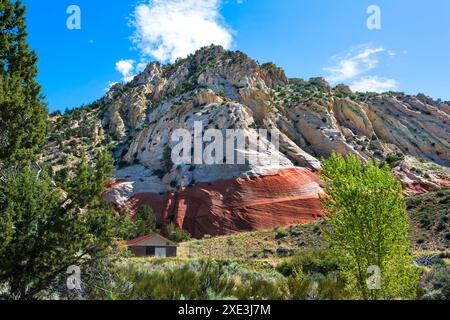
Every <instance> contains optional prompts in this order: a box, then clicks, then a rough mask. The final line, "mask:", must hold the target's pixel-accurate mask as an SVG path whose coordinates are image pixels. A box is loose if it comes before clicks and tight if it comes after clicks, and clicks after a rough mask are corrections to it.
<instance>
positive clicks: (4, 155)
mask: <svg viewBox="0 0 450 320" xmlns="http://www.w3.org/2000/svg"><path fill="white" fill-rule="evenodd" d="M25 12H26V9H25V6H23V5H22V2H21V1H20V0H18V1H15V2H12V1H10V0H0V163H1V162H3V163H5V162H6V163H11V164H16V163H18V162H21V161H23V160H33V159H34V158H35V157H36V155H37V154H38V153H39V151H40V148H41V146H42V144H43V142H44V138H45V135H46V133H47V131H48V123H47V109H46V106H45V104H44V103H43V96H42V94H41V86H40V85H39V84H38V83H37V82H36V76H37V73H38V69H37V66H36V63H37V60H38V59H37V56H36V53H35V52H34V51H32V50H30V48H29V45H28V43H27V42H26V38H27V30H26V29H27V28H26V21H25Z"/></svg>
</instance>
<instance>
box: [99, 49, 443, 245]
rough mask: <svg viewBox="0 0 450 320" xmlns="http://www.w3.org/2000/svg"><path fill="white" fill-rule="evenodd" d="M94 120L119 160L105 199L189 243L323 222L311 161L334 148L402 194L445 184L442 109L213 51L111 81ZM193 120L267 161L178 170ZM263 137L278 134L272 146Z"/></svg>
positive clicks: (436, 103) (429, 102) (317, 164)
mask: <svg viewBox="0 0 450 320" xmlns="http://www.w3.org/2000/svg"><path fill="white" fill-rule="evenodd" d="M92 112H95V114H96V117H98V119H99V120H101V123H102V126H103V128H104V131H105V133H108V134H109V135H111V136H112V137H113V139H114V141H113V144H114V145H115V150H116V151H115V155H116V157H117V160H118V161H117V162H118V164H119V166H118V169H117V172H116V182H115V183H114V184H113V185H111V187H110V188H109V190H108V191H107V192H106V193H105V198H106V199H108V200H109V201H111V202H113V203H115V204H116V205H117V206H118V207H128V208H130V209H131V212H132V213H133V212H135V210H136V209H137V208H138V207H139V206H140V205H142V204H148V205H150V206H152V207H153V208H154V209H155V212H156V214H157V216H158V220H159V222H160V223H161V224H163V225H164V224H167V223H170V222H174V223H176V224H177V225H178V226H180V227H183V228H185V229H187V230H189V232H191V233H192V234H193V235H195V236H197V237H201V236H203V235H205V234H212V235H218V234H226V233H230V232H236V231H241V230H254V229H265V228H273V227H280V226H287V225H293V224H301V223H305V222H309V221H314V220H316V219H320V218H321V217H322V214H321V212H322V210H321V206H320V201H319V196H320V195H321V194H323V190H322V189H321V187H320V182H319V180H318V177H317V171H318V170H320V161H319V159H320V158H321V157H328V156H329V155H330V154H331V153H332V152H338V153H341V154H344V155H345V154H349V153H353V154H356V155H358V156H359V157H361V158H362V159H364V160H369V159H376V160H378V161H380V162H388V163H389V164H390V165H392V166H393V167H394V173H395V174H396V175H397V177H399V179H400V180H401V181H402V182H403V183H404V185H405V190H406V192H407V194H416V193H421V192H426V191H427V190H431V189H434V188H439V187H440V186H445V185H447V184H448V183H449V181H450V172H449V169H448V167H449V166H450V140H449V138H448V137H449V136H450V135H449V133H450V105H449V104H448V103H443V102H439V101H434V100H432V99H430V98H428V97H426V96H425V95H417V96H407V95H404V94H401V93H386V94H374V93H370V94H360V93H353V92H352V91H351V90H350V89H349V88H348V87H347V86H344V85H339V86H337V87H336V88H332V87H331V86H330V85H329V84H328V83H327V82H326V81H325V80H324V79H322V78H312V79H310V80H308V81H306V80H302V79H288V78H287V77H286V75H285V74H284V72H283V70H282V69H280V68H278V67H277V66H276V65H274V64H273V63H267V64H263V65H260V64H259V63H257V62H255V61H254V60H252V59H251V58H249V57H248V56H246V55H245V54H243V53H242V52H230V51H226V50H224V49H223V48H221V47H217V46H212V47H208V48H203V49H201V50H199V51H198V52H196V53H195V54H193V55H191V56H189V57H187V58H186V59H182V60H179V61H177V62H176V63H175V64H173V65H165V66H162V65H160V64H159V63H156V62H152V63H151V64H149V65H148V66H147V68H146V69H145V70H144V71H143V72H142V73H141V74H139V75H137V76H136V77H135V78H134V80H133V81H132V82H131V83H129V84H126V85H114V86H113V87H112V88H111V90H110V91H109V92H108V93H107V94H106V95H105V97H104V98H103V99H101V100H100V103H99V107H98V108H97V109H94V111H92ZM198 122H201V123H202V126H203V129H214V130H216V131H218V132H221V133H222V134H223V135H224V136H225V137H226V136H227V135H229V134H230V133H229V130H236V129H240V130H242V131H243V132H245V135H246V136H247V137H248V139H249V141H258V142H261V141H262V142H263V143H264V144H265V145H266V146H267V147H268V148H266V149H262V150H258V151H257V152H253V151H248V150H245V149H243V148H240V147H239V146H236V147H234V152H235V153H236V154H237V155H241V154H243V155H245V156H255V154H256V155H257V156H259V157H260V158H261V159H263V160H264V161H262V162H258V163H249V162H246V163H245V164H226V161H225V160H226V159H225V158H226V157H224V161H221V162H219V163H215V164H212V165H206V164H201V165H200V164H192V163H186V164H179V165H174V164H173V162H172V161H171V152H172V150H173V149H174V147H175V146H176V144H177V141H173V140H172V139H171V138H172V134H173V133H174V132H175V131H176V130H178V129H185V130H187V131H188V132H193V131H194V126H195V123H198ZM262 129H264V130H267V131H269V132H270V133H273V134H274V135H276V136H278V137H279V148H278V150H275V148H274V146H273V145H272V143H273V141H272V140H271V139H270V138H269V137H266V138H264V137H261V135H260V130H262ZM102 135H103V133H102ZM105 136H106V134H105ZM96 140H98V139H96ZM225 143H226V141H224V148H225V147H226V145H225ZM207 145H208V143H207V142H204V147H206V146H207ZM273 159H277V160H278V161H276V163H275V164H274V163H273V162H270V161H268V160H273Z"/></svg>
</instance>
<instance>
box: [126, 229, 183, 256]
mask: <svg viewBox="0 0 450 320" xmlns="http://www.w3.org/2000/svg"><path fill="white" fill-rule="evenodd" d="M127 245H128V250H130V251H131V252H132V253H133V254H134V255H135V256H136V257H161V258H166V257H176V256H177V248H178V244H177V243H176V242H173V241H171V240H169V239H166V238H164V237H163V236H161V235H159V234H157V233H152V234H149V235H148V236H143V237H139V238H136V239H133V240H130V241H128V242H127Z"/></svg>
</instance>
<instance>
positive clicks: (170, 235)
mask: <svg viewBox="0 0 450 320" xmlns="http://www.w3.org/2000/svg"><path fill="white" fill-rule="evenodd" d="M164 234H165V235H166V237H167V239H170V240H172V241H175V242H184V241H189V240H190V239H191V235H190V234H189V232H187V231H186V230H183V229H181V228H179V227H177V226H175V224H174V223H169V224H168V225H166V227H165V228H164Z"/></svg>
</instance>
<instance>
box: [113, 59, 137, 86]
mask: <svg viewBox="0 0 450 320" xmlns="http://www.w3.org/2000/svg"><path fill="white" fill-rule="evenodd" d="M134 64H135V61H134V60H120V61H117V62H116V70H117V71H119V72H120V74H121V75H122V78H123V81H124V82H130V81H131V80H133V78H134V77H135V75H133V70H134Z"/></svg>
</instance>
